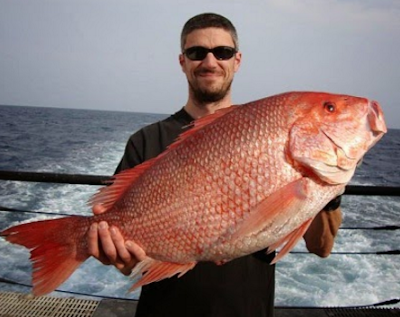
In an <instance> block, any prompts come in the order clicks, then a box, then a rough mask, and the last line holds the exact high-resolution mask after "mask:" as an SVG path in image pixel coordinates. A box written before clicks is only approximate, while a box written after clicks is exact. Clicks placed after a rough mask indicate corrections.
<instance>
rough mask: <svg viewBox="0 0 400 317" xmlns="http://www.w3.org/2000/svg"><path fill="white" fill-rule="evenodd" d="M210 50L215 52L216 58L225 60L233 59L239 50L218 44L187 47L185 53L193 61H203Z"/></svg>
mask: <svg viewBox="0 0 400 317" xmlns="http://www.w3.org/2000/svg"><path fill="white" fill-rule="evenodd" d="M209 52H211V53H213V55H214V56H215V58H216V59H218V60H222V61H225V60H228V59H231V58H232V56H233V55H235V54H236V53H237V50H236V48H233V47H230V46H217V47H214V48H206V47H203V46H193V47H189V48H187V49H185V50H184V51H183V54H185V55H186V57H187V58H189V59H190V60H192V61H202V60H203V59H205V58H206V56H207V54H208V53H209Z"/></svg>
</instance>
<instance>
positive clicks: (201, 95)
mask: <svg viewBox="0 0 400 317" xmlns="http://www.w3.org/2000/svg"><path fill="white" fill-rule="evenodd" d="M231 85H232V81H230V82H229V83H227V84H224V85H222V87H221V88H220V89H218V90H213V91H211V90H209V89H201V88H200V87H198V86H197V87H195V86H194V85H193V84H192V83H191V82H190V81H189V87H190V90H191V92H192V93H193V97H194V99H195V100H196V101H197V102H198V103H199V104H207V103H211V102H218V101H220V100H222V99H224V98H225V96H226V95H227V94H228V92H229V90H230V89H231Z"/></svg>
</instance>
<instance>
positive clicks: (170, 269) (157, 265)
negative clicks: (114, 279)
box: [129, 257, 197, 291]
mask: <svg viewBox="0 0 400 317" xmlns="http://www.w3.org/2000/svg"><path fill="white" fill-rule="evenodd" d="M196 264H197V262H189V263H172V262H162V261H158V260H154V259H152V258H150V257H147V258H146V259H144V260H143V261H141V262H139V263H138V264H137V265H136V266H135V268H134V269H133V270H132V273H131V278H135V277H137V276H139V275H140V274H143V276H142V278H141V279H140V280H139V281H137V282H136V283H135V284H133V285H132V287H131V288H130V289H129V291H133V290H134V289H136V288H138V287H141V286H143V285H146V284H150V283H153V282H158V281H161V280H163V279H165V278H169V277H172V276H174V275H176V274H179V275H178V277H181V276H182V275H184V274H185V273H186V272H187V271H189V270H191V269H192V268H194V267H195V265H196Z"/></svg>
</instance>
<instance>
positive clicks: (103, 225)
mask: <svg viewBox="0 0 400 317" xmlns="http://www.w3.org/2000/svg"><path fill="white" fill-rule="evenodd" d="M104 211H105V209H104V208H103V206H102V205H96V206H94V207H93V213H94V214H95V215H99V214H102V213H103V212H104ZM87 244H88V253H89V254H90V255H91V256H93V257H95V258H96V259H97V260H99V261H100V262H101V263H103V264H105V265H110V264H111V265H114V266H115V267H116V268H117V269H118V270H120V271H121V272H122V273H123V274H124V275H129V274H130V273H131V271H132V269H133V267H134V266H135V265H136V264H137V263H138V262H140V261H143V260H144V259H145V258H146V253H145V252H144V250H143V249H142V248H141V247H140V246H139V245H137V244H136V243H135V242H133V241H129V240H127V241H125V240H124V238H123V236H122V234H121V232H120V231H119V230H118V228H117V227H114V226H112V227H109V226H108V224H107V222H105V221H101V222H100V223H93V224H92V225H91V227H90V230H89V232H88V234H87Z"/></svg>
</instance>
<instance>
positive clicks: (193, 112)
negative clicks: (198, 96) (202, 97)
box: [184, 96, 232, 119]
mask: <svg viewBox="0 0 400 317" xmlns="http://www.w3.org/2000/svg"><path fill="white" fill-rule="evenodd" d="M230 106H232V102H231V98H230V96H227V97H225V98H224V99H222V100H220V101H217V102H210V103H205V104H204V103H203V104H199V103H196V102H195V101H193V100H192V99H189V100H188V102H187V103H186V105H185V106H184V108H185V110H186V112H187V113H188V114H190V116H191V117H192V118H194V119H198V118H201V117H204V116H206V115H208V114H212V113H214V112H215V111H217V110H219V109H222V108H227V107H230Z"/></svg>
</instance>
